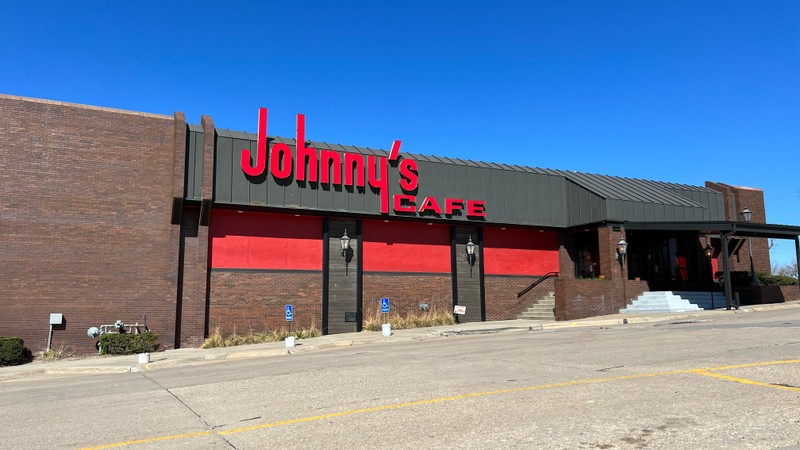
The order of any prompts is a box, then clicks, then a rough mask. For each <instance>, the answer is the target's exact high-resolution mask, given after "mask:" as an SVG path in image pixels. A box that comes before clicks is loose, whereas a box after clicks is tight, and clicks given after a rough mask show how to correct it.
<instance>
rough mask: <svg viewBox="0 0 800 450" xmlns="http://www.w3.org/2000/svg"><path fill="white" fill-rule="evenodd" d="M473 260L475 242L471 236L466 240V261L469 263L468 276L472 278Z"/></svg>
mask: <svg viewBox="0 0 800 450" xmlns="http://www.w3.org/2000/svg"><path fill="white" fill-rule="evenodd" d="M474 261H475V244H473V243H472V236H470V237H469V242H467V263H468V264H469V277H470V278H472V265H473V264H474Z"/></svg>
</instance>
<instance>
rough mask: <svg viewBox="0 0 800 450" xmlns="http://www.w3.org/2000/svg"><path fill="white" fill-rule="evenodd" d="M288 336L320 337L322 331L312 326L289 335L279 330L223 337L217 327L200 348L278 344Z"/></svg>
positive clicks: (298, 337) (285, 330) (283, 330)
mask: <svg viewBox="0 0 800 450" xmlns="http://www.w3.org/2000/svg"><path fill="white" fill-rule="evenodd" d="M289 336H294V337H295V338H296V339H307V338H312V337H317V336H322V331H321V330H320V329H319V328H317V327H316V326H314V325H312V326H311V328H303V329H302V330H293V331H292V332H291V333H290V332H289V330H287V329H286V328H279V329H277V330H273V331H267V332H263V333H258V332H255V333H254V332H253V331H250V332H248V333H247V334H244V335H241V334H236V331H235V330H234V332H233V334H231V335H229V336H224V335H223V334H222V332H221V331H220V329H219V327H217V328H215V329H214V332H213V333H212V334H211V335H210V336H209V337H208V338H207V339H206V340H205V341H204V342H203V345H201V346H200V348H217V347H235V346H237V345H250V344H263V343H266V342H280V341H283V340H285V339H286V338H287V337H289Z"/></svg>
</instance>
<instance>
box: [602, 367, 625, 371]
mask: <svg viewBox="0 0 800 450" xmlns="http://www.w3.org/2000/svg"><path fill="white" fill-rule="evenodd" d="M623 367H625V366H611V367H604V368H602V369H597V371H598V372H608V371H609V370H611V369H621V368H623Z"/></svg>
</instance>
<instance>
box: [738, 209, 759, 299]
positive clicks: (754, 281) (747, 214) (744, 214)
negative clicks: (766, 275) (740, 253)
mask: <svg viewBox="0 0 800 450" xmlns="http://www.w3.org/2000/svg"><path fill="white" fill-rule="evenodd" d="M752 218H753V213H752V211H750V210H749V209H748V208H746V207H745V208H744V209H743V210H742V219H744V223H750V219H752ZM747 253H749V255H750V286H758V279H756V266H755V265H753V244H752V242H751V239H750V237H749V236H748V237H747Z"/></svg>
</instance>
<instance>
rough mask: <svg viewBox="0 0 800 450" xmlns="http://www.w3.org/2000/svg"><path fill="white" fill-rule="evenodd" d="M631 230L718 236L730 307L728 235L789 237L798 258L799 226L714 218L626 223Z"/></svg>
mask: <svg viewBox="0 0 800 450" xmlns="http://www.w3.org/2000/svg"><path fill="white" fill-rule="evenodd" d="M625 229H626V230H631V231H690V232H696V233H698V234H702V235H707V236H709V235H711V236H715V237H716V236H719V238H720V239H721V240H722V255H723V258H722V265H723V271H724V274H725V275H724V281H725V299H726V303H727V304H728V309H730V302H731V297H732V288H731V276H730V262H729V261H728V258H729V256H730V255H729V250H728V240H729V239H731V238H732V237H734V236H736V237H755V238H773V239H793V240H794V248H795V254H796V258H797V260H799V261H800V239H798V237H799V236H800V227H798V226H792V225H775V224H765V223H749V222H732V221H715V222H626V223H625Z"/></svg>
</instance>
